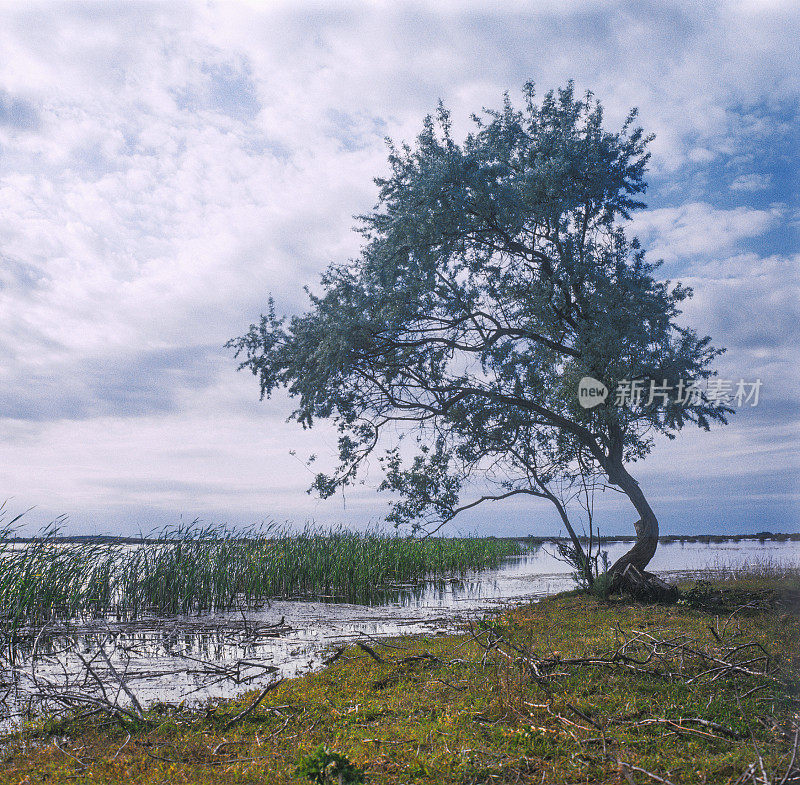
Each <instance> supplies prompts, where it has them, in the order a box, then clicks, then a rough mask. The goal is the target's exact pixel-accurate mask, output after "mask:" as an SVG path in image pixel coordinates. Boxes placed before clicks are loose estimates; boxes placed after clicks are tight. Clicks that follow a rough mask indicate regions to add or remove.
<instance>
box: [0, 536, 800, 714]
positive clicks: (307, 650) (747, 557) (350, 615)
mask: <svg viewBox="0 0 800 785" xmlns="http://www.w3.org/2000/svg"><path fill="white" fill-rule="evenodd" d="M629 547H630V545H629V544H625V543H618V544H614V545H611V546H609V548H608V550H609V559H610V560H611V561H613V560H614V559H615V558H616V557H617V556H619V555H620V554H621V553H623V552H624V551H625V550H627V549H628V548H629ZM754 561H761V562H763V561H767V562H773V563H780V564H792V565H800V542H782V543H780V542H772V541H767V542H764V543H760V542H758V541H741V542H738V543H737V542H727V543H714V544H704V543H670V544H665V545H661V546H660V547H659V550H658V552H657V554H656V556H655V558H654V559H653V561H652V562H651V564H650V569H651V570H652V571H654V572H658V573H660V574H662V575H665V576H669V575H677V574H687V573H692V572H694V571H700V570H702V569H704V568H706V567H709V566H711V567H713V566H715V565H716V566H722V565H725V566H735V565H741V564H743V563H747V562H750V563H752V562H754ZM569 573H570V568H569V567H568V566H567V565H566V564H564V563H563V562H561V561H559V560H558V559H556V558H555V557H554V556H553V550H552V548H550V547H548V546H543V547H541V548H538V549H537V550H536V551H533V552H531V553H530V554H527V555H523V556H518V557H514V558H512V559H509V560H508V561H507V562H506V563H504V564H503V565H502V566H501V567H500V568H498V569H495V570H486V571H483V572H478V573H473V574H470V575H467V576H464V577H462V578H460V579H457V580H456V579H453V580H448V581H430V582H426V583H424V584H421V585H419V586H416V587H408V588H405V589H401V590H398V591H397V592H396V593H395V594H394V596H392V597H390V598H388V599H387V600H386V601H385V602H383V603H381V604H377V605H372V606H367V605H354V604H348V603H340V602H331V601H308V600H306V601H299V600H280V601H273V602H271V603H269V604H268V605H267V606H265V607H263V608H262V609H259V610H252V609H251V610H247V611H231V612H226V613H218V614H206V615H201V616H181V617H174V616H173V617H169V618H145V619H139V620H137V621H136V622H134V623H118V622H107V623H105V622H97V623H96V624H95V625H93V627H92V628H90V629H87V628H84V629H66V628H65V627H64V626H60V627H53V628H50V629H49V630H45V632H44V633H43V634H42V635H40V636H39V637H38V638H30V639H29V640H28V642H27V645H25V646H23V647H22V649H21V650H20V652H21V656H20V657H18V658H17V660H16V662H15V664H14V667H13V670H7V673H6V675H5V678H4V682H5V683H6V685H7V686H11V685H13V688H12V689H10V691H9V695H8V697H7V699H6V705H7V708H8V713H7V717H6V719H5V722H3V720H2V719H1V718H0V725H3V724H5V725H6V726H8V725H10V724H14V722H15V721H17V719H18V717H19V709H20V706H21V705H22V703H24V702H25V701H26V700H27V699H28V698H29V697H30V696H31V695H37V696H38V700H39V703H41V699H42V698H43V696H44V698H45V701H44V704H43V705H44V707H45V708H47V705H46V704H47V699H46V696H48V695H51V696H52V695H55V694H58V693H59V691H61V694H69V693H70V692H71V693H72V694H75V695H78V696H86V695H89V694H96V695H97V696H98V697H100V696H102V699H103V700H106V701H110V702H117V703H118V704H119V705H130V704H131V703H132V701H133V700H136V701H138V702H139V703H140V704H141V705H142V706H145V707H146V706H147V705H149V704H152V703H155V702H163V703H171V704H177V703H180V702H181V701H186V703H187V704H200V703H203V702H205V701H207V700H209V699H211V698H224V697H232V696H234V695H236V694H239V693H241V692H242V691H244V690H246V689H252V688H255V687H261V686H264V685H266V684H269V683H270V682H271V681H273V680H275V679H276V678H278V677H280V676H294V675H297V674H300V673H303V672H305V671H308V670H311V669H314V668H318V667H320V666H321V665H322V664H323V662H324V661H325V659H326V658H327V657H329V656H330V654H331V651H332V649H334V648H335V647H336V646H337V645H340V644H343V643H347V642H350V641H353V640H358V639H362V640H368V639H369V638H371V637H381V638H385V637H394V636H400V635H410V634H424V635H437V634H444V633H447V632H451V631H453V630H455V629H457V628H458V627H459V626H460V625H463V624H464V623H466V622H468V621H469V620H474V619H480V618H481V617H482V616H483V615H484V614H487V613H492V612H495V611H497V610H500V609H502V608H503V607H504V606H506V605H508V604H510V603H518V602H523V601H526V600H535V599H537V598H541V597H544V596H547V595H550V594H553V593H556V592H559V591H563V590H565V589H570V588H572V587H573V586H574V583H573V581H572V579H571V577H570V575H569ZM101 683H102V684H103V686H102V687H100V686H99V685H100V684H101ZM103 690H105V695H103V694H102V691H103ZM49 707H50V708H53V707H54V704H52V703H51V704H50V705H49Z"/></svg>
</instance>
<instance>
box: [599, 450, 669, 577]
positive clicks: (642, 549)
mask: <svg viewBox="0 0 800 785" xmlns="http://www.w3.org/2000/svg"><path fill="white" fill-rule="evenodd" d="M609 468H610V471H609V472H608V479H609V481H610V482H611V483H612V484H613V485H617V486H619V487H620V488H621V489H622V490H623V491H624V492H625V494H626V495H627V497H628V498H629V499H630V500H631V503H632V504H633V506H634V507H635V508H636V512H638V513H639V520H638V521H636V523H634V524H633V526H634V528H635V529H636V543H635V544H634V546H633V547H632V548H631V549H630V550H629V551H628V552H627V553H625V554H623V555H622V556H620V557H619V559H617V560H616V561H615V562H614V564H613V565H611V569H610V570H609V572H610V573H612V574H613V575H622V573H623V572H624V571H625V568H626V567H627V566H628V565H629V564H632V565H633V566H634V567H635V568H636V569H637V570H638V571H639V572H642V573H643V572H644V571H645V568H646V567H647V565H648V564H649V563H650V559H652V558H653V555H654V554H655V552H656V548H657V547H658V520H657V519H656V516H655V513H654V512H653V510H652V509H651V507H650V505H649V504H648V502H647V499H645V497H644V494H643V493H642V489H641V488H640V487H639V483H638V482H636V480H634V479H633V477H631V475H630V474H628V472H627V470H626V469H625V467H624V466H623V465H622V463H621V462H620V463H619V464H618V465H616V466H612V467H609Z"/></svg>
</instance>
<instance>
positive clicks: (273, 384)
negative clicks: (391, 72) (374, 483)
mask: <svg viewBox="0 0 800 785" xmlns="http://www.w3.org/2000/svg"><path fill="white" fill-rule="evenodd" d="M524 95H525V106H524V108H523V109H521V110H520V109H516V108H515V107H514V106H513V105H512V104H511V101H510V100H509V99H508V97H506V100H505V102H504V104H503V107H502V108H501V109H500V110H498V111H487V112H486V113H485V114H484V116H483V117H474V118H473V119H474V121H475V129H474V130H473V132H472V133H470V134H469V135H468V136H467V137H466V139H465V140H464V141H463V143H460V144H459V143H458V142H457V141H456V140H455V139H454V138H453V136H452V132H451V131H452V129H451V120H450V115H449V113H448V111H447V110H446V109H445V108H444V107H443V106H440V107H439V110H438V112H437V114H436V117H435V118H434V117H430V116H429V117H427V118H426V119H425V121H424V125H423V130H422V132H421V134H420V135H419V137H418V138H417V140H416V144H414V145H410V144H403V145H401V146H397V145H394V144H393V143H390V149H389V165H390V171H389V174H388V175H387V176H386V177H383V178H379V179H378V180H376V182H377V184H378V186H379V189H380V191H379V200H378V206H377V208H376V209H375V210H374V211H373V212H371V213H370V214H368V215H364V216H361V226H360V229H359V231H360V232H361V234H362V236H363V239H364V244H363V247H362V250H361V253H360V256H359V257H358V258H357V259H355V260H352V261H349V262H342V263H338V264H334V265H332V266H331V267H330V268H329V269H328V270H327V271H326V272H325V274H324V275H323V276H322V280H321V289H322V291H321V293H320V294H319V295H317V294H311V295H310V300H311V309H310V310H309V311H308V313H305V314H303V315H299V316H294V317H292V318H291V319H290V320H289V321H288V322H287V320H286V319H284V318H279V317H278V316H277V315H276V312H275V308H274V305H273V303H272V301H271V300H270V302H269V307H268V311H267V313H266V314H265V315H264V316H263V317H262V318H261V321H260V322H259V323H258V324H254V325H251V327H250V330H249V331H248V332H247V333H246V334H245V335H244V336H242V337H240V338H236V339H233V340H231V341H230V342H229V344H228V345H229V346H230V347H231V348H233V349H234V350H235V352H236V356H237V357H242V362H241V365H240V368H242V369H247V370H250V371H251V372H252V373H253V374H254V375H255V376H256V377H257V378H258V380H259V383H260V388H261V396H262V398H263V397H268V396H270V395H271V394H272V393H273V392H274V391H275V390H276V389H278V388H286V389H287V390H288V392H289V394H290V396H292V397H293V398H295V399H296V401H297V408H296V409H295V411H294V412H293V414H292V417H293V418H294V419H295V420H297V421H298V422H299V423H301V424H302V425H303V426H304V427H309V426H311V425H312V424H313V423H314V421H315V420H316V419H317V418H332V419H333V420H334V422H335V423H336V425H337V427H338V429H339V431H340V434H341V436H340V440H339V467H338V468H337V469H336V470H335V471H334V472H333V473H329V474H326V473H320V474H319V475H318V476H317V479H316V480H315V482H314V486H313V487H314V488H315V489H316V490H317V491H318V492H319V493H320V495H321V496H323V497H327V496H330V495H331V494H333V493H335V492H336V490H337V489H339V488H342V487H343V486H346V485H349V484H351V483H352V482H354V481H356V479H357V475H358V472H359V469H360V467H361V466H362V465H363V464H364V462H365V461H366V460H367V458H368V457H369V456H370V454H371V453H372V452H373V451H374V450H376V449H378V450H379V452H381V451H383V450H384V449H385V448H386V447H388V448H389V449H388V452H386V453H385V458H384V461H383V468H384V470H385V474H386V479H385V481H384V483H383V485H382V486H381V487H382V489H383V490H388V491H391V492H393V493H395V494H397V495H398V497H397V498H399V501H397V503H396V504H395V505H394V507H393V509H392V512H391V514H390V516H389V517H390V520H393V521H394V522H395V523H397V524H401V523H411V524H412V525H416V526H423V527H426V528H427V529H428V530H430V529H431V527H432V526H433V525H437V524H440V523H441V522H443V521H446V520H448V519H449V518H451V517H452V516H454V515H455V514H457V513H458V512H459V511H461V510H463V509H465V508H466V507H468V506H474V504H476V503H478V502H480V501H486V500H489V499H492V500H496V499H501V498H506V497H508V496H511V495H515V494H529V495H534V496H540V497H544V498H548V499H550V500H551V501H553V502H554V503H556V501H557V498H556V497H557V496H558V495H559V494H554V493H553V492H552V489H553V488H554V487H556V488H558V489H560V490H559V493H560V494H561V497H562V499H569V498H574V486H575V484H576V483H577V482H578V480H579V479H580V478H585V477H586V476H594V475H596V474H600V475H603V476H605V477H607V478H608V481H609V482H610V483H611V484H616V485H619V486H620V487H622V488H623V490H624V491H625V492H626V493H628V494H629V496H630V497H631V500H632V502H633V503H634V506H636V508H637V510H638V511H639V514H640V517H641V518H642V519H643V520H645V521H647V527H649V528H650V530H652V529H653V526H654V525H655V520H654V515H653V513H652V511H651V510H650V508H649V506H648V505H647V502H646V501H645V499H644V496H643V495H642V493H641V491H640V490H639V489H638V486H637V485H636V483H635V481H633V479H632V478H631V477H630V476H629V475H628V474H627V472H626V469H625V468H624V466H625V463H627V462H629V461H632V460H636V459H638V458H641V457H643V456H645V455H646V454H647V453H648V452H649V451H650V449H651V447H652V445H653V436H654V435H655V434H658V433H661V434H665V435H667V436H668V437H672V436H674V434H675V433H676V432H677V431H678V430H680V429H681V428H682V427H684V425H686V424H687V423H695V424H697V425H699V426H700V427H702V428H708V426H709V424H710V422H711V421H714V420H716V421H719V422H724V421H725V415H726V414H727V413H728V412H730V409H728V408H726V407H724V406H720V405H718V404H716V403H714V402H712V401H710V400H708V399H707V398H705V397H703V396H701V397H700V398H698V399H697V400H695V401H693V402H690V403H688V404H685V405H678V404H677V403H676V402H675V401H674V399H673V398H668V399H667V400H662V399H660V398H657V397H656V398H655V399H654V401H653V402H652V403H650V404H648V403H647V402H643V403H642V404H641V405H625V406H617V405H615V402H614V400H612V399H609V400H607V401H606V402H605V403H603V404H601V405H599V406H597V407H595V408H592V409H583V408H582V407H581V406H580V405H579V403H578V400H577V396H576V390H577V384H578V381H579V380H580V379H581V378H582V377H584V376H591V377H594V378H596V379H598V380H602V381H603V382H604V383H605V384H606V386H607V387H608V388H609V389H613V388H614V387H615V386H616V384H617V383H618V382H619V381H621V380H624V379H629V380H633V379H652V380H654V381H655V382H657V383H659V384H660V383H661V382H662V381H666V382H667V383H668V384H673V385H674V384H677V382H678V380H680V379H692V380H696V381H700V380H702V379H705V378H708V377H709V376H710V375H712V370H711V367H710V364H711V362H712V360H713V359H714V357H716V356H717V354H719V351H718V350H716V349H714V348H712V347H711V346H710V339H709V338H707V337H705V338H701V337H698V336H697V335H696V334H695V333H694V332H693V331H692V330H690V329H688V328H686V327H683V326H681V325H679V324H678V322H677V316H678V314H679V313H680V311H679V305H680V303H681V302H682V301H683V300H684V299H685V298H687V297H689V296H690V295H691V291H690V290H689V289H688V288H686V287H684V286H682V285H681V284H679V283H677V284H674V283H671V282H669V281H660V280H658V279H657V278H656V277H655V276H656V271H657V269H658V266H659V265H658V263H652V262H650V261H648V260H647V259H646V258H645V253H644V251H643V250H642V249H641V248H640V247H639V243H638V241H637V240H636V239H635V238H628V237H627V236H626V234H625V230H624V224H625V222H626V221H627V220H628V219H629V218H630V216H631V214H632V213H633V212H634V211H635V210H637V209H640V208H641V207H643V202H641V200H640V197H641V195H642V194H643V193H644V191H645V188H646V183H645V180H644V173H645V169H646V166H647V161H648V158H649V153H648V152H647V145H648V143H649V141H650V139H651V137H649V136H647V135H646V134H645V133H644V131H643V130H642V129H641V128H638V127H636V126H635V125H634V121H635V118H636V112H635V111H632V112H631V113H630V114H629V116H628V118H627V119H626V121H625V122H624V123H623V125H622V128H621V129H620V130H619V131H616V132H612V131H608V130H606V129H605V128H604V127H603V110H602V107H601V105H600V103H599V102H598V101H596V100H595V99H594V98H593V96H592V95H591V94H587V95H586V96H585V97H584V98H579V97H576V95H575V94H574V90H573V87H572V84H571V83H570V84H569V85H568V86H567V87H565V88H563V89H561V90H559V91H557V92H549V93H547V94H546V95H545V96H544V98H543V100H542V102H541V103H540V104H537V103H536V101H535V96H534V89H533V85H532V84H528V85H526V86H525V91H524ZM409 432H411V434H412V436H413V437H415V438H416V445H414V444H410V445H409V446H408V448H406V447H404V446H399V445H397V443H396V439H397V437H398V433H401V436H400V438H401V439H402V434H404V433H405V434H408V433H409ZM390 441H391V442H394V444H387V442H390ZM409 441H411V440H409ZM414 452H415V453H416V454H415V455H409V454H411V453H414ZM409 459H410V460H409ZM473 475H474V476H476V477H478V478H480V480H481V482H482V483H484V484H485V483H487V482H488V483H489V484H490V485H492V486H493V488H492V491H491V492H490V493H486V494H485V495H484V496H483V497H481V498H480V499H478V500H476V501H475V502H469V503H466V504H465V503H463V501H462V500H461V498H460V497H461V496H462V492H463V489H464V488H465V487H467V482H466V481H467V480H468V479H469V478H470V477H471V476H473ZM561 491H563V493H561ZM559 512H560V513H561V512H563V510H562V509H561V508H560V509H559ZM563 517H564V516H562V518H563ZM647 527H645V528H647Z"/></svg>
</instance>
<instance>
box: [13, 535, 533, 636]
mask: <svg viewBox="0 0 800 785" xmlns="http://www.w3.org/2000/svg"><path fill="white" fill-rule="evenodd" d="M11 534H12V533H11V532H10V531H9V530H8V529H6V531H5V532H4V533H2V532H0V616H1V617H2V619H3V623H4V625H5V626H6V628H7V629H18V628H19V627H21V626H23V625H35V624H39V623H42V622H45V621H47V620H50V619H54V618H81V619H82V618H87V617H106V616H113V617H117V618H136V617H139V616H141V615H143V614H166V615H171V614H188V613H196V612H201V611H221V610H230V609H235V608H244V607H253V606H256V605H259V604H263V603H264V602H266V601H268V600H269V599H271V598H290V597H294V598H319V597H325V598H330V599H341V600H346V601H351V602H352V601H367V602H368V601H370V600H373V599H377V598H378V597H380V596H381V594H383V593H385V592H386V591H387V590H390V589H392V588H396V587H397V585H398V584H408V583H413V582H416V581H419V580H421V579H423V578H428V577H439V578H441V577H446V576H458V575H463V574H465V573H466V572H468V571H471V570H478V569H485V568H489V567H494V566H497V565H498V564H499V563H500V562H501V561H502V560H503V559H505V558H507V557H509V556H512V555H514V554H517V553H520V552H521V551H522V550H523V546H522V545H520V544H519V543H517V542H514V541H508V540H497V539H484V538H477V537H476V538H459V539H445V538H429V539H424V540H423V539H418V538H409V537H401V536H392V535H387V534H383V533H380V532H378V531H369V532H366V533H356V532H352V531H348V530H345V529H333V530H320V529H314V528H306V529H305V530H304V531H302V532H299V533H297V532H291V531H284V530H275V529H269V528H268V529H264V530H253V531H249V532H247V533H246V534H245V535H242V533H236V532H232V531H229V530H227V529H224V528H198V527H196V526H188V527H179V528H177V529H174V530H171V531H167V532H162V533H161V534H160V535H159V537H158V539H157V540H153V541H147V542H144V543H142V544H136V545H118V544H106V543H91V542H89V543H83V542H81V543H74V542H64V541H62V540H59V538H58V531H57V528H56V527H51V528H50V529H48V530H46V531H45V532H43V533H42V534H41V535H40V536H38V537H36V538H35V539H33V540H31V541H28V542H24V543H20V542H16V543H15V542H12V541H11Z"/></svg>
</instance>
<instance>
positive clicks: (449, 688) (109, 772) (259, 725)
mask: <svg viewBox="0 0 800 785" xmlns="http://www.w3.org/2000/svg"><path fill="white" fill-rule="evenodd" d="M651 650H652V651H653V652H659V653H658V655H657V656H655V657H654V656H652V655H650V657H649V658H648V655H647V653H648V651H651ZM620 652H622V654H620ZM626 658H627V659H626ZM637 663H640V664H637ZM798 664H800V579H798V578H797V577H796V576H794V577H790V578H788V579H783V580H777V579H771V578H766V579H765V578H744V579H739V580H735V581H723V582H721V583H719V584H717V585H716V586H715V587H711V588H710V587H709V586H708V585H705V586H701V585H699V584H698V585H690V584H684V594H683V597H682V601H681V602H679V603H677V604H671V605H665V604H657V603H640V602H635V601H632V600H630V599H625V598H614V599H612V600H610V601H601V600H597V599H595V598H593V597H590V596H587V595H585V594H579V593H576V592H566V593H562V594H559V595H554V596H551V597H548V598H545V599H543V600H540V601H538V602H535V603H524V604H520V605H516V606H514V607H511V608H508V609H506V610H505V611H503V612H502V613H500V614H499V615H497V616H491V617H486V618H485V619H484V621H483V622H481V623H478V624H476V625H472V626H471V628H470V629H469V630H466V629H465V630H464V631H462V632H459V633H458V634H452V635H444V636H433V637H430V636H411V637H403V638H390V639H380V640H376V639H372V640H370V641H369V645H366V644H363V643H354V644H351V645H346V646H342V647H341V648H339V649H337V650H336V651H335V652H334V653H333V654H332V656H331V657H330V658H329V659H328V661H327V664H326V665H325V666H324V667H323V668H322V669H320V670H317V671H313V672H310V673H307V674H304V675H302V676H299V677H296V678H292V679H286V680H283V681H281V682H280V683H278V684H277V685H276V686H274V687H271V688H267V689H262V690H260V691H258V690H256V691H250V692H248V693H245V694H244V695H242V696H240V697H238V698H236V699H233V700H226V701H215V702H212V703H210V704H209V705H208V706H207V707H206V708H205V709H204V710H193V711H189V710H186V709H184V708H182V707H180V706H169V705H161V706H158V705H157V706H154V707H152V708H150V709H148V710H147V711H145V712H143V713H142V715H141V716H139V717H133V718H131V717H124V716H123V717H114V716H110V715H108V714H103V713H99V714H94V716H86V717H83V718H80V719H77V720H68V721H65V720H53V721H50V722H40V723H39V724H38V726H37V727H31V728H29V729H28V730H26V731H25V732H24V733H23V734H21V735H19V736H17V737H16V738H12V739H6V743H5V748H4V753H3V757H4V766H3V767H2V768H1V769H0V783H3V784H5V783H9V785H10V783H12V782H13V783H20V782H26V783H28V782H30V783H33V782H40V781H44V780H45V779H46V781H47V782H48V783H66V782H74V781H75V779H76V777H77V778H78V780H79V781H86V782H89V781H92V782H101V783H107V784H108V785H116V783H122V782H129V781H130V782H135V783H141V785H151V784H152V785H155V783H167V782H169V783H173V782H175V783H178V782H180V783H186V785H206V784H207V783H208V784H210V783H223V782H242V783H245V782H246V783H254V784H255V783H264V785H266V783H276V784H278V783H286V784H287V785H289V784H291V785H300V783H303V782H306V783H307V782H308V779H307V778H305V777H303V776H300V775H298V774H297V771H296V769H297V766H298V764H299V763H302V761H303V760H304V759H305V760H308V759H310V758H311V757H312V756H313V755H314V754H320V755H322V754H324V751H323V752H320V748H321V745H324V746H325V747H326V748H327V749H328V750H330V751H331V752H335V753H338V754H340V755H341V756H343V758H345V759H346V760H347V761H348V762H349V763H351V764H352V769H351V772H359V771H363V772H364V775H365V780H364V781H365V782H366V783H386V784H387V785H406V783H412V782H413V783H428V782H430V783H437V785H438V784H439V783H441V785H451V784H452V785H464V784H465V783H469V784H474V785H477V784H478V783H494V782H531V783H533V782H535V783H537V785H539V784H540V783H544V785H549V784H550V783H552V785H556V783H558V784H559V785H560V784H561V783H564V782H587V781H588V782H596V783H608V784H609V785H611V784H612V783H619V782H630V781H631V779H632V780H633V781H634V782H636V783H639V785H641V783H644V782H647V781H652V779H653V778H652V777H650V778H648V777H646V776H645V774H648V773H649V774H652V775H655V777H659V778H661V781H662V782H670V783H674V785H678V784H679V783H686V785H689V784H692V783H698V785H700V784H701V783H706V784H707V785H711V784H712V783H719V784H720V785H722V783H730V782H733V781H734V780H736V777H737V776H739V775H741V774H742V773H743V772H744V771H746V770H747V767H748V766H750V765H751V764H753V763H755V764H756V765H758V760H759V758H760V759H761V761H762V763H763V765H764V766H765V767H766V769H767V771H769V772H770V773H771V775H772V776H773V781H774V782H779V781H781V777H782V775H783V774H784V773H786V765H787V761H788V760H789V754H790V752H791V748H792V738H793V737H794V738H795V739H796V733H797V727H796V726H797V725H798V724H799V723H800V713H799V712H798V710H800V700H799V699H798V679H797V666H798ZM709 669H710V670H709ZM756 745H757V750H756V749H755V747H756ZM315 751H316V752H315ZM642 772H644V773H645V774H642ZM626 773H627V774H628V775H629V776H628V777H625V774H626ZM354 776H355V775H354ZM331 781H332V782H336V779H332V780H331ZM345 781H347V780H345ZM352 781H354V782H357V781H359V780H357V779H356V780H352ZM786 781H787V782H789V781H794V780H793V779H787V780H786Z"/></svg>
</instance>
